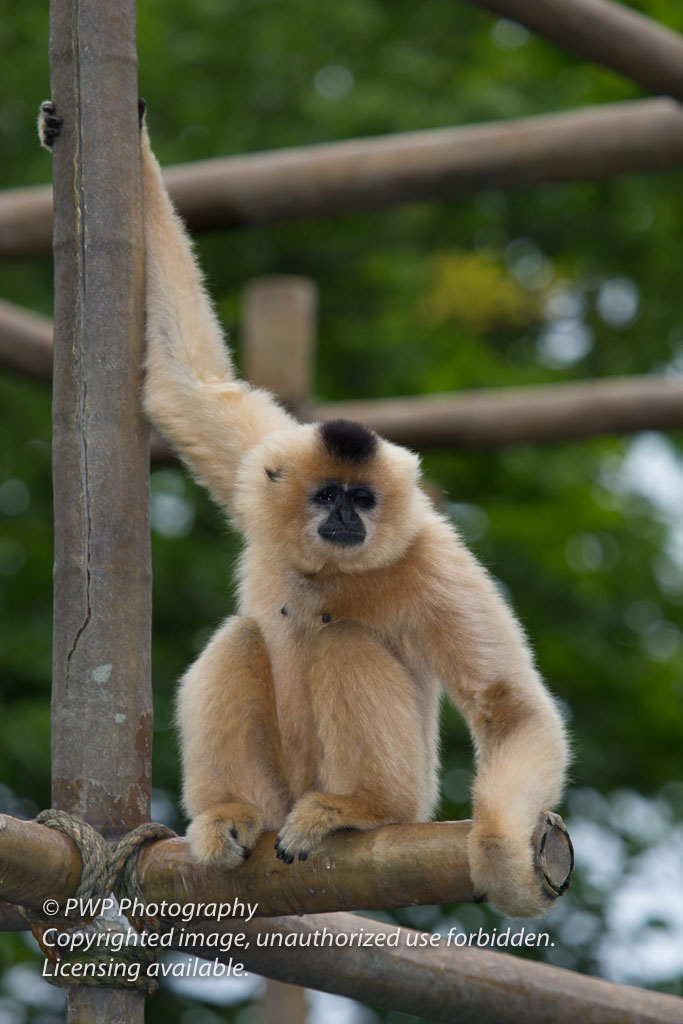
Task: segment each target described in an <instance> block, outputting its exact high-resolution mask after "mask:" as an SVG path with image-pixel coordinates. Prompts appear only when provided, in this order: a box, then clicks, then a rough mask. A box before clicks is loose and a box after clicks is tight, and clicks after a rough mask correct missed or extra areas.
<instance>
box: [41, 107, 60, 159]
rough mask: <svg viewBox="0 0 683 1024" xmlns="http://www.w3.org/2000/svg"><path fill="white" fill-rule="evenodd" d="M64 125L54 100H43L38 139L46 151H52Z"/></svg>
mask: <svg viewBox="0 0 683 1024" xmlns="http://www.w3.org/2000/svg"><path fill="white" fill-rule="evenodd" d="M63 123H64V121H63V119H62V118H61V117H60V116H59V114H58V113H57V108H56V107H55V105H54V103H53V102H52V100H43V102H42V103H41V104H40V111H39V113H38V138H39V139H40V144H41V146H43V148H44V149H47V150H48V151H50V152H51V151H52V146H53V145H54V141H55V139H57V138H59V136H60V134H61V131H62V125H63Z"/></svg>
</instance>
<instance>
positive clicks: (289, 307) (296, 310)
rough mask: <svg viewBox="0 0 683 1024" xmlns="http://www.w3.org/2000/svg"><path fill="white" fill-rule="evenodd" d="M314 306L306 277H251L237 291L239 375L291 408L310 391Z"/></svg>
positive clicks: (312, 285)
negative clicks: (241, 368)
mask: <svg viewBox="0 0 683 1024" xmlns="http://www.w3.org/2000/svg"><path fill="white" fill-rule="evenodd" d="M317 305H318V302H317V294H316V287H315V283H314V282H313V281H311V279H310V278H307V277H293V276H290V275H284V274H282V275H277V276H269V277H259V278H255V279H254V280H252V281H250V282H249V283H248V284H247V285H246V287H245V289H244V292H243V295H242V346H243V349H242V350H243V356H244V375H245V377H246V378H247V380H249V381H251V382H252V383H253V384H256V385H257V386H258V387H260V388H267V389H268V390H269V391H272V392H273V394H274V395H276V396H277V397H278V398H279V399H280V401H281V402H283V403H284V404H285V405H287V406H288V407H290V408H293V409H296V408H297V406H299V405H301V403H302V402H305V401H308V400H309V398H310V395H311V390H312V386H313V357H314V352H315V335H316V314H317Z"/></svg>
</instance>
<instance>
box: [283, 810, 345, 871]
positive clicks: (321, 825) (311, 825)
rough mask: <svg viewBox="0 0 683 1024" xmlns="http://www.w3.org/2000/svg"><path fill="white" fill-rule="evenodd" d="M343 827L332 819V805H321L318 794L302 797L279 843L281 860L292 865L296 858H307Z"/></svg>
mask: <svg viewBox="0 0 683 1024" xmlns="http://www.w3.org/2000/svg"><path fill="white" fill-rule="evenodd" d="M338 827H339V826H338V825H337V824H336V823H332V822H331V821H330V808H327V807H325V806H323V805H321V804H320V803H319V802H318V799H317V796H316V794H314V793H308V794H307V795H306V796H304V797H302V798H301V800H299V802H298V803H297V804H296V806H295V807H294V808H293V809H292V810H291V811H290V813H289V814H288V815H287V818H286V820H285V823H284V825H283V826H282V828H281V829H280V833H279V835H278V837H277V841H276V843H275V852H276V856H277V858H278V860H281V861H283V862H284V863H285V864H291V863H292V862H293V861H294V859H295V857H298V858H299V860H306V858H307V857H308V855H309V853H310V852H311V850H313V849H314V848H315V847H316V846H317V845H318V843H320V842H321V841H322V840H323V839H324V838H325V836H327V835H329V833H330V832H333V831H334V830H335V828H338Z"/></svg>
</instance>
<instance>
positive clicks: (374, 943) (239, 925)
mask: <svg viewBox="0 0 683 1024" xmlns="http://www.w3.org/2000/svg"><path fill="white" fill-rule="evenodd" d="M560 821H561V819H557V817H556V816H551V815H548V816H547V817H543V816H541V818H540V819H539V829H538V830H537V834H536V843H537V850H538V851H539V857H538V867H539V871H540V873H541V874H540V875H539V878H540V877H541V875H542V876H543V877H544V879H545V882H544V883H543V884H547V882H548V881H550V882H552V885H553V886H556V885H558V884H560V883H561V882H562V879H564V880H565V881H566V878H565V875H566V872H567V870H568V866H569V865H570V863H571V859H572V858H571V853H570V847H569V845H568V843H567V839H566V833H565V832H564V830H563V827H561V825H560ZM468 830H469V822H439V823H433V824H430V825H415V826H410V825H409V826H397V825H389V826H385V827H384V828H381V829H375V830H373V831H372V832H366V833H350V832H348V833H340V834H338V835H336V836H333V837H330V838H329V839H328V840H327V842H326V843H325V844H324V845H322V846H321V848H320V850H318V851H316V852H315V853H313V854H312V855H311V856H310V857H309V858H308V860H307V861H305V862H300V861H297V862H295V863H294V864H292V865H290V866H286V865H283V864H282V863H281V862H280V861H278V860H277V859H276V858H275V856H274V852H273V849H272V840H273V838H274V836H273V834H270V835H268V836H264V837H263V839H262V840H261V841H260V842H259V844H258V846H257V848H256V850H255V851H254V853H253V854H252V857H251V859H250V860H249V861H248V862H247V863H245V864H244V865H243V866H242V867H240V868H238V869H236V870H235V871H225V872H221V871H207V872H204V871H203V870H201V869H199V868H198V866H197V865H196V864H194V863H193V862H192V859H191V857H190V855H189V850H188V847H187V844H186V843H185V841H184V840H182V839H169V840H161V841H159V842H156V843H154V844H153V845H151V846H148V847H145V848H142V850H141V851H140V853H139V855H138V862H137V867H138V881H139V883H140V886H141V890H142V894H143V899H144V901H145V903H146V904H147V910H148V912H149V913H150V914H154V916H155V917H156V918H157V919H158V921H159V923H160V927H161V929H162V931H163V933H164V935H168V936H169V938H170V940H171V942H170V946H171V948H175V949H180V950H182V951H184V952H191V953H194V954H196V955H198V956H200V957H204V958H206V959H208V960H211V961H214V974H215V973H216V971H215V962H216V961H218V962H219V963H229V962H230V960H231V958H232V962H233V965H234V964H235V963H242V964H243V965H244V967H245V968H246V969H247V970H248V971H253V972H256V973H258V974H263V975H265V976H266V977H271V978H277V979H279V980H280V981H284V982H290V983H295V984H299V985H305V986H308V987H313V988H318V989H322V990H323V991H327V992H335V993H338V994H340V995H345V996H349V997H351V998H355V999H358V1000H360V1001H362V1002H364V1003H369V1004H371V1005H373V1006H379V1007H386V1008H392V1009H397V1010H401V1011H403V1012H408V1013H415V1014H419V1015H420V1016H421V1017H427V1018H429V1019H430V1020H435V1021H445V1022H457V1024H475V1022H477V1024H478V1022H479V1021H482V1020H486V1021H487V1022H489V1024H516V1022H517V1021H519V1020H525V1021H528V1022H529V1024H573V1022H574V1021H576V1020H587V1021H591V1022H592V1024H655V1022H657V1024H674V1022H677V1024H680V1021H681V1019H682V1018H681V1010H682V1008H683V1003H682V1002H681V1000H680V999H676V998H675V997H673V996H667V995H660V994H658V993H654V992H645V991H642V990H639V989H635V988H631V987H625V986H623V987H622V986H619V985H613V984H611V983H609V982H605V981H600V980H599V979H596V978H590V977H584V976H582V975H579V974H574V973H572V972H570V971H564V970H560V969H558V968H554V967H549V966H546V965H544V964H539V963H534V962H532V961H528V960H525V959H521V958H518V957H515V956H510V955H507V954H505V953H500V952H491V951H490V949H487V948H482V946H484V947H485V946H489V947H491V948H495V949H500V948H501V947H502V948H506V947H507V948H513V949H514V948H515V945H525V944H526V945H532V944H536V945H543V941H541V942H540V943H539V942H538V940H537V939H536V933H537V930H539V929H537V928H534V929H533V930H527V931H524V930H523V929H521V930H520V927H519V926H516V927H511V928H507V927H506V925H503V926H501V928H499V929H495V928H494V929H491V930H490V931H488V930H487V929H484V928H482V929H479V931H478V932H475V933H473V934H468V933H466V932H465V931H463V930H462V929H460V928H458V929H451V932H450V933H448V934H446V935H443V936H430V934H429V933H420V932H415V931H413V930H411V929H407V928H399V927H397V926H395V925H391V924H386V923H384V922H380V921H373V920H371V919H369V918H367V917H357V916H355V915H351V914H344V913H334V914H316V913H313V914H311V913H309V911H310V910H313V909H314V908H315V907H316V906H319V905H323V906H328V907H330V908H332V907H334V908H335V909H337V908H343V907H345V906H349V905H352V904H353V903H354V902H355V901H356V900H357V898H358V891H365V893H366V895H368V896H369V898H370V900H371V905H372V906H376V904H377V902H378V901H380V900H381V901H382V902H385V901H387V900H388V905H393V906H399V905H401V906H404V905H407V904H406V902H405V900H406V898H407V897H408V896H409V895H410V893H409V890H410V889H412V890H413V891H412V896H410V899H409V905H415V904H419V903H421V902H429V903H433V902H441V901H448V902H451V901H452V900H454V899H460V898H464V899H471V895H472V894H471V888H470V887H469V882H468V880H467V861H466V855H465V847H466V839H467V834H468ZM542 837H544V839H545V841H544V842H543V839H542ZM541 850H542V851H543V853H541ZM416 851H419V856H416ZM0 861H1V862H2V864H3V872H2V879H1V880H0V897H2V898H6V899H9V900H10V901H11V902H21V903H24V904H25V905H27V906H30V907H31V908H33V909H35V910H38V911H39V910H40V909H41V907H42V903H43V901H44V900H46V899H49V900H51V901H55V900H56V901H57V902H58V903H60V904H62V905H63V904H64V901H65V900H66V899H67V898H68V897H69V896H70V895H71V894H72V893H73V891H74V888H75V886H76V884H77V881H78V876H79V874H80V856H79V854H78V853H77V851H76V848H75V846H74V845H73V843H72V842H71V840H70V839H66V838H65V837H64V836H62V835H61V834H60V833H58V832H54V831H53V830H51V829H48V828H46V827H44V826H42V825H38V824H36V823H35V822H26V821H20V820H18V819H16V818H10V817H8V816H5V815H2V816H0ZM409 880H410V881H409ZM444 884H445V888H443V886H444ZM539 884H541V883H539ZM359 886H360V890H359V888H358V887H359ZM397 886H398V888H397ZM392 893H393V895H392ZM397 894H398V898H397ZM163 900H165V901H166V903H165V905H163V906H159V905H157V907H154V908H153V907H151V906H150V902H154V901H157V903H158V904H159V903H161V901H163ZM200 902H203V903H204V904H206V902H209V903H214V904H223V905H224V906H223V907H221V912H222V911H223V910H224V909H225V915H224V916H225V919H223V920H219V919H218V917H219V915H218V912H217V908H215V907H214V909H213V910H211V909H209V910H208V912H206V920H201V916H202V912H201V910H199V909H198V906H197V905H198V904H199V903H200ZM241 903H243V904H245V907H244V908H243V907H241V906H240V904H241ZM253 903H258V907H257V908H256V913H255V914H253V915H252V914H251V909H252V908H251V907H246V904H252V905H253ZM361 903H362V904H363V905H364V904H365V898H364V897H363V898H362V900H361ZM181 906H182V907H183V908H184V910H185V913H183V912H181V910H180V909H179V908H180V907H181ZM7 909H8V908H6V907H4V908H3V907H1V906H0V910H3V911H4V913H3V915H2V916H1V917H0V921H1V920H2V919H3V917H4V918H5V919H6V920H7V925H8V926H9V927H10V928H14V927H16V920H15V919H14V918H13V917H12V915H11V913H9V914H8V913H7V912H6V911H7ZM292 910H295V911H296V912H297V914H301V913H306V916H305V917H303V918H302V917H300V916H296V917H293V916H290V914H291V911H292ZM285 911H287V912H285ZM262 914H278V915H282V916H277V917H275V916H260V915H262ZM134 916H136V917H140V916H142V915H141V913H140V911H139V910H137V912H135V910H134ZM183 918H185V920H183ZM540 931H541V932H542V931H543V929H542V928H541V929H540ZM501 933H502V934H501ZM513 935H517V936H518V937H519V936H521V940H520V941H517V942H516V941H514V940H513ZM238 936H239V940H238V938H237V937H238ZM529 939H530V940H531V941H530V942H529V941H526V942H525V940H529ZM545 941H546V943H547V942H549V937H548V938H547V939H546V940H545ZM166 945H168V943H166ZM100 955H101V954H100Z"/></svg>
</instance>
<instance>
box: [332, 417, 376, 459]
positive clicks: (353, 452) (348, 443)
mask: <svg viewBox="0 0 683 1024" xmlns="http://www.w3.org/2000/svg"><path fill="white" fill-rule="evenodd" d="M320 436H321V437H322V440H323V444H324V445H325V448H326V450H327V452H328V454H329V455H331V456H332V457H333V458H335V459H338V460H339V461H340V462H355V463H360V462H366V461H367V460H368V459H369V458H371V457H372V456H373V455H374V454H375V451H376V449H377V434H375V433H373V431H372V430H368V428H367V427H364V426H363V424H362V423H355V422H354V421H353V420H329V421H328V422H327V423H321V424H320Z"/></svg>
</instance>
